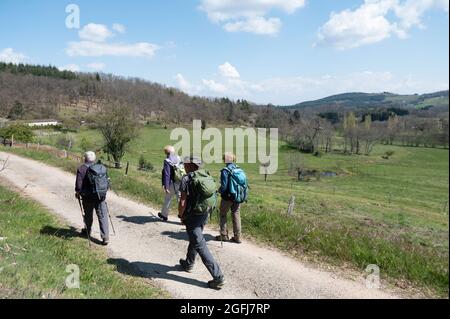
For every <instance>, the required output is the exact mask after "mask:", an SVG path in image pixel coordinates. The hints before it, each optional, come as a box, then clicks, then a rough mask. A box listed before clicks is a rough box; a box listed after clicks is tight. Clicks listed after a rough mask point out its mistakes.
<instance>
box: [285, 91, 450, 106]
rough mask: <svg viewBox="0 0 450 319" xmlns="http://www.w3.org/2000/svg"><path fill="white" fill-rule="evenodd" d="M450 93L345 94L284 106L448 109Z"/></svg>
mask: <svg viewBox="0 0 450 319" xmlns="http://www.w3.org/2000/svg"><path fill="white" fill-rule="evenodd" d="M448 94H449V91H448V90H447V91H439V92H435V93H429V94H421V95H419V94H411V95H400V94H393V93H389V92H383V93H361V92H355V93H344V94H338V95H332V96H329V97H326V98H323V99H319V100H315V101H307V102H302V103H298V104H295V105H290V106H283V108H286V109H302V108H318V107H327V106H340V107H348V108H367V107H410V108H430V107H432V106H433V107H436V106H439V107H443V106H446V107H448V104H449V98H448Z"/></svg>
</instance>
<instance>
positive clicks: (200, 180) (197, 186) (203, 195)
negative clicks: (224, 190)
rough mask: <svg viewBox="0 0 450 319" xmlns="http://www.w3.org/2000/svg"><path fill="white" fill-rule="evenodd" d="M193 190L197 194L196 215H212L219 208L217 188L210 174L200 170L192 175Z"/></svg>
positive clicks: (194, 209) (193, 208)
mask: <svg viewBox="0 0 450 319" xmlns="http://www.w3.org/2000/svg"><path fill="white" fill-rule="evenodd" d="M191 183H192V184H191V185H192V190H193V192H194V193H195V204H194V205H192V213H193V214H194V215H203V214H210V213H212V212H213V211H214V210H215V208H216V206H217V186H216V182H215V181H214V178H213V177H212V176H211V175H210V174H209V172H207V171H205V170H203V169H199V170H197V171H195V172H193V173H192V180H191Z"/></svg>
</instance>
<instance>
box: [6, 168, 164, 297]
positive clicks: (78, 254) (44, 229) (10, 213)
mask: <svg viewBox="0 0 450 319" xmlns="http://www.w3.org/2000/svg"><path fill="white" fill-rule="evenodd" d="M0 179H1V176H0ZM78 234H79V233H78V232H77V231H76V230H75V229H72V228H70V227H68V226H66V225H63V224H62V223H61V222H59V221H57V220H56V219H55V218H54V217H53V216H52V215H51V213H49V212H48V211H47V210H46V209H44V208H43V207H41V206H40V205H38V204H36V203H35V202H32V201H31V200H28V199H25V198H23V197H21V195H20V194H18V193H15V192H12V191H10V190H7V189H6V188H5V187H4V186H1V185H0V299H1V298H14V299H16V298H45V299H49V298H118V299H122V298H163V297H167V296H168V295H167V294H166V293H165V292H163V291H161V290H160V289H158V288H156V287H154V286H152V284H151V283H148V282H147V283H145V282H142V280H141V281H138V280H137V279H136V278H132V277H126V276H124V275H121V274H119V273H117V272H116V271H115V269H114V266H112V265H109V264H108V263H107V262H106V251H105V250H104V249H100V248H91V249H89V248H88V246H87V241H86V239H83V238H80V237H79V235H78ZM70 264H76V265H78V266H79V269H80V288H79V289H76V288H75V289H68V288H67V287H66V285H65V280H66V277H67V276H68V275H69V274H70V273H69V272H66V267H67V265H70Z"/></svg>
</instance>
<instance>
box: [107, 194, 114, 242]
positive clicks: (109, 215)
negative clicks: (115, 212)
mask: <svg viewBox="0 0 450 319" xmlns="http://www.w3.org/2000/svg"><path fill="white" fill-rule="evenodd" d="M105 205H106V210H107V211H108V217H109V221H110V222H111V227H112V230H113V233H114V236H116V230H115V229H114V224H113V221H112V218H111V214H110V213H109V207H108V203H107V202H106V201H105Z"/></svg>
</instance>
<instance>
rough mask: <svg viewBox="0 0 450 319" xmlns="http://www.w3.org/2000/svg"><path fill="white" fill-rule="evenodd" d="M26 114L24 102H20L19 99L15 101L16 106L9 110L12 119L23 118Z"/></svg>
mask: <svg viewBox="0 0 450 319" xmlns="http://www.w3.org/2000/svg"><path fill="white" fill-rule="evenodd" d="M24 115H25V110H24V108H23V105H22V103H20V102H19V101H16V102H14V106H13V107H12V108H11V109H10V110H9V113H8V118H9V119H10V120H18V119H21V118H22V116H24Z"/></svg>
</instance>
